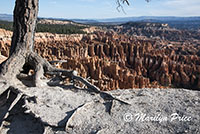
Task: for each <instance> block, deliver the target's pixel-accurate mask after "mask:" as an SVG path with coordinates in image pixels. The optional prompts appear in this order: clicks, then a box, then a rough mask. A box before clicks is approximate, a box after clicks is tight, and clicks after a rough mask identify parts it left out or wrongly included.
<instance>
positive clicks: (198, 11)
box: [0, 0, 200, 19]
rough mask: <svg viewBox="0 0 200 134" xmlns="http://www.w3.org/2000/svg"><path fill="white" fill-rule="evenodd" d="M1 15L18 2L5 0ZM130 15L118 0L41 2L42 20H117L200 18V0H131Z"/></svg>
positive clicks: (9, 10) (40, 13) (10, 10)
mask: <svg viewBox="0 0 200 134" xmlns="http://www.w3.org/2000/svg"><path fill="white" fill-rule="evenodd" d="M0 3H1V4H0V13H7V14H12V11H13V8H14V3H15V0H1V2H0ZM130 4H131V5H130V6H129V7H128V6H124V9H125V11H126V14H124V13H123V12H118V11H117V10H116V7H117V4H116V0H40V10H39V16H40V17H57V18H68V19H72V18H81V19H86V18H88V19H89V18H115V17H130V16H200V0H151V2H150V3H147V2H145V0H130Z"/></svg>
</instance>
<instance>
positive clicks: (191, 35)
mask: <svg viewBox="0 0 200 134" xmlns="http://www.w3.org/2000/svg"><path fill="white" fill-rule="evenodd" d="M111 28H112V29H114V31H116V32H117V33H119V34H126V35H137V36H146V37H148V38H157V39H163V40H169V41H179V42H183V41H188V40H189V41H193V40H200V32H199V31H197V29H196V30H178V29H175V28H171V27H170V26H169V25H168V24H164V23H163V24H162V23H150V22H128V23H125V24H122V25H119V26H113V27H111Z"/></svg>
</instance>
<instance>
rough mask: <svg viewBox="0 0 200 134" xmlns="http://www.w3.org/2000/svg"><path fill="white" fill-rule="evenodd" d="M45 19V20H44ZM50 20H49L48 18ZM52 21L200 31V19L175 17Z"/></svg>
mask: <svg viewBox="0 0 200 134" xmlns="http://www.w3.org/2000/svg"><path fill="white" fill-rule="evenodd" d="M43 19H44V18H43ZM46 19H48V18H46ZM50 19H52V20H61V21H73V22H76V23H83V24H95V25H118V24H123V23H127V22H156V23H157V22H158V23H167V24H169V26H170V27H173V28H177V29H187V30H197V29H200V17H199V16H196V17H174V16H141V17H122V18H110V19H65V18H50ZM0 20H6V21H12V15H9V14H0Z"/></svg>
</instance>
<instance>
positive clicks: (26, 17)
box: [0, 0, 38, 80]
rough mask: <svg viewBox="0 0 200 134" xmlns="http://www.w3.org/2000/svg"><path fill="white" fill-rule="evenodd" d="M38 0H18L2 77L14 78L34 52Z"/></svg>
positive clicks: (0, 71)
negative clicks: (7, 56)
mask: <svg viewBox="0 0 200 134" xmlns="http://www.w3.org/2000/svg"><path fill="white" fill-rule="evenodd" d="M37 15H38V0H16V3H15V9H14V24H13V36H12V42H11V49H10V54H9V58H8V59H7V60H6V61H5V62H3V63H2V64H1V66H0V77H1V78H4V79H9V80H11V79H14V78H15V77H16V75H17V74H19V73H20V71H21V70H22V68H23V66H24V64H25V63H26V61H27V57H28V55H29V54H30V53H32V52H33V46H34V33H35V32H34V31H35V27H36V21H37Z"/></svg>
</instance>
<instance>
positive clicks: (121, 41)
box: [0, 26, 200, 91]
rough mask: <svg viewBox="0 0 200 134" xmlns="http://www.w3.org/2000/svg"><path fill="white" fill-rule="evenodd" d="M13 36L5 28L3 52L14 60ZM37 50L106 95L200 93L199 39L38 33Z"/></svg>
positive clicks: (0, 34) (111, 32)
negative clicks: (155, 90) (178, 90)
mask: <svg viewBox="0 0 200 134" xmlns="http://www.w3.org/2000/svg"><path fill="white" fill-rule="evenodd" d="M164 27H167V26H164ZM93 29H94V28H93ZM171 33H172V32H171ZM172 34H173V33H172ZM11 36H12V32H10V31H7V30H4V29H0V51H1V55H3V56H5V57H8V56H9V48H10V44H11ZM180 36H181V35H180ZM172 37H173V36H172ZM175 37H176V35H175V36H174V38H175ZM178 38H181V37H178ZM35 51H37V53H38V54H39V55H41V56H42V57H44V58H45V59H47V60H48V61H50V62H53V63H54V64H55V66H57V67H59V68H64V69H70V70H76V71H77V72H78V74H79V75H80V76H82V77H84V78H87V79H88V80H89V81H90V82H91V83H93V84H95V85H96V86H98V87H99V88H100V89H101V90H103V91H106V90H114V89H132V88H171V87H175V88H188V89H195V90H199V89H200V41H199V39H198V38H195V39H192V41H191V40H184V41H182V40H181V41H179V40H177V41H174V40H163V39H158V38H148V37H146V36H137V35H131V34H128V35H127V34H121V33H118V32H116V31H115V30H93V31H92V33H89V34H73V35H63V34H51V33H36V37H35ZM4 59H5V58H4ZM60 61H62V62H60Z"/></svg>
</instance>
